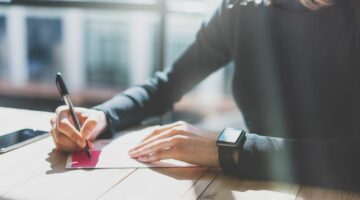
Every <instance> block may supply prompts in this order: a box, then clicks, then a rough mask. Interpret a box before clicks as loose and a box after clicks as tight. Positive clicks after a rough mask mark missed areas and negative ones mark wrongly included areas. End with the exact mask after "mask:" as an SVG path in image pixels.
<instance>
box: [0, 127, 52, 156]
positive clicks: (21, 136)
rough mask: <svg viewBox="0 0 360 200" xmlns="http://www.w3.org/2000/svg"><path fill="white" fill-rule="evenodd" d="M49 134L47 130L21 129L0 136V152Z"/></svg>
mask: <svg viewBox="0 0 360 200" xmlns="http://www.w3.org/2000/svg"><path fill="white" fill-rule="evenodd" d="M48 135H49V132H47V131H39V130H35V129H22V130H18V131H15V132H12V133H7V134H5V135H1V136H0V153H5V152H8V151H10V150H13V149H16V148H19V147H21V146H24V145H26V144H29V143H31V142H34V141H36V140H39V139H41V138H44V137H46V136H48Z"/></svg>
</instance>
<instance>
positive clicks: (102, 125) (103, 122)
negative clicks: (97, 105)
mask: <svg viewBox="0 0 360 200" xmlns="http://www.w3.org/2000/svg"><path fill="white" fill-rule="evenodd" d="M96 112H97V114H98V116H99V121H98V125H97V127H96V130H95V133H94V139H96V138H97V137H99V135H101V134H102V133H103V132H104V131H105V130H106V128H107V126H108V122H107V119H106V114H105V112H104V111H101V110H96Z"/></svg>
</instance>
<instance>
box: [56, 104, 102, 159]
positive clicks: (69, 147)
mask: <svg viewBox="0 0 360 200" xmlns="http://www.w3.org/2000/svg"><path fill="white" fill-rule="evenodd" d="M75 113H76V115H77V117H78V118H79V121H80V124H81V131H78V130H76V128H75V126H74V121H73V120H72V117H71V114H70V112H69V109H68V107H67V106H60V107H58V108H57V109H56V116H55V117H53V118H52V119H51V120H50V123H51V127H52V129H51V135H52V137H53V139H54V143H55V146H56V149H58V150H61V151H65V152H74V151H79V150H81V149H83V148H84V147H85V140H89V145H90V148H91V147H92V143H91V141H93V140H95V139H96V138H97V137H98V136H99V135H100V133H101V132H102V131H103V130H105V128H106V126H107V121H106V116H105V113H104V112H102V111H98V110H91V109H86V108H75Z"/></svg>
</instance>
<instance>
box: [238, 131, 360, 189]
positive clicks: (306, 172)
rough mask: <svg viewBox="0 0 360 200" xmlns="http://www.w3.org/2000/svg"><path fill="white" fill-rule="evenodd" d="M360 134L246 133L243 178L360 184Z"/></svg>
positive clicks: (240, 170) (240, 173) (241, 154)
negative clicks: (277, 135) (294, 135)
mask: <svg viewBox="0 0 360 200" xmlns="http://www.w3.org/2000/svg"><path fill="white" fill-rule="evenodd" d="M359 141H360V138H359V136H353V137H350V138H338V139H331V140H330V139H328V140H326V139H324V140H296V139H282V138H274V137H265V136H260V135H256V134H247V136H246V141H245V143H244V146H243V147H242V148H241V149H240V150H239V154H238V160H239V162H238V170H237V171H236V172H233V173H236V174H237V175H238V176H239V177H240V178H244V179H256V180H275V181H286V182H295V183H299V184H310V185H320V186H329V187H340V188H348V189H354V187H357V185H359V184H360V179H359V178H360V173H359V172H358V169H359V167H360V162H359V161H357V158H358V157H359V156H360V151H359V148H358V147H357V146H358V143H359Z"/></svg>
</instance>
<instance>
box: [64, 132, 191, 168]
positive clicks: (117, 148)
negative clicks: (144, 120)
mask: <svg viewBox="0 0 360 200" xmlns="http://www.w3.org/2000/svg"><path fill="white" fill-rule="evenodd" d="M150 130H151V129H145V130H140V131H133V132H128V133H126V134H123V135H121V136H119V137H117V138H116V139H113V140H98V141H96V142H95V143H94V148H93V149H94V150H101V154H100V156H99V157H98V160H97V163H96V165H95V166H81V164H79V165H73V161H72V154H70V155H69V156H68V158H67V162H66V168H67V169H79V168H83V169H105V168H149V167H195V165H192V164H189V163H185V162H182V161H178V160H173V159H167V160H161V161H158V162H153V163H142V162H139V161H137V160H135V159H132V158H130V157H129V155H128V151H129V149H130V148H131V147H134V146H135V145H136V144H137V143H138V142H139V141H140V140H141V138H143V137H144V136H145V135H147V134H148V133H149V131H150Z"/></svg>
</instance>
